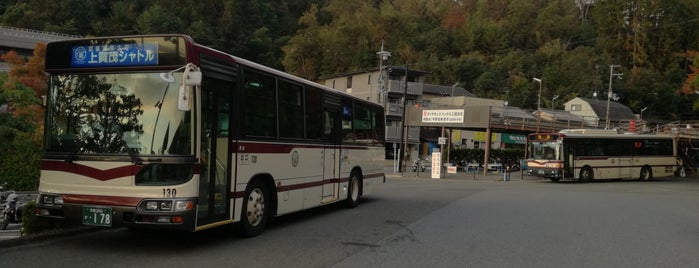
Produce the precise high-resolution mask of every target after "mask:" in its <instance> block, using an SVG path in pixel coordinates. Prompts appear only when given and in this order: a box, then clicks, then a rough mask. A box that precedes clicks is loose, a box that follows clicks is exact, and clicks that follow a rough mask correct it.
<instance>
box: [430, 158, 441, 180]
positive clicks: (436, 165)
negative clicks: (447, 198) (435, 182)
mask: <svg viewBox="0 0 699 268" xmlns="http://www.w3.org/2000/svg"><path fill="white" fill-rule="evenodd" d="M441 177H442V153H440V152H432V178H433V179H439V178H441Z"/></svg>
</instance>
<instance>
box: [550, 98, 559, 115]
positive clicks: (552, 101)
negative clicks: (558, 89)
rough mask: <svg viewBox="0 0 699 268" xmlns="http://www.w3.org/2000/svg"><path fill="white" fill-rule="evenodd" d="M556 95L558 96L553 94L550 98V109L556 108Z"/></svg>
mask: <svg viewBox="0 0 699 268" xmlns="http://www.w3.org/2000/svg"><path fill="white" fill-rule="evenodd" d="M558 97H559V95H555V96H553V98H551V111H553V109H555V108H556V105H554V101H556V99H558Z"/></svg>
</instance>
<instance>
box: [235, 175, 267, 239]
mask: <svg viewBox="0 0 699 268" xmlns="http://www.w3.org/2000/svg"><path fill="white" fill-rule="evenodd" d="M268 200H269V191H268V190H267V187H266V185H265V184H263V183H262V181H260V180H254V181H252V183H250V184H248V187H247V189H246V190H245V199H243V209H242V211H241V217H240V234H241V235H242V236H245V237H253V236H256V235H259V234H260V233H262V230H263V229H264V228H265V226H266V225H267V221H268V219H269V211H270V210H269V208H268V207H267V201H268Z"/></svg>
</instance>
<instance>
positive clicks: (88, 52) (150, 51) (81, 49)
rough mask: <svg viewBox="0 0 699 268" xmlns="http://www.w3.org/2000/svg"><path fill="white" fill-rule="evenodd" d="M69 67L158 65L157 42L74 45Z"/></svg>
mask: <svg viewBox="0 0 699 268" xmlns="http://www.w3.org/2000/svg"><path fill="white" fill-rule="evenodd" d="M70 63H71V67H116V66H144V65H158V44H155V43H143V44H133V43H125V44H108V45H86V46H74V47H73V48H72V49H71V62H70Z"/></svg>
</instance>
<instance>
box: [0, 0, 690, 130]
mask: <svg viewBox="0 0 699 268" xmlns="http://www.w3.org/2000/svg"><path fill="white" fill-rule="evenodd" d="M0 14H1V15H0V24H2V25H4V26H12V27H20V28H28V29H35V30H42V31H52V32H61V33H67V34H77V35H83V36H105V35H127V34H145V33H185V34H189V35H191V36H192V37H194V39H195V40H196V41H197V42H199V43H201V44H204V45H208V46H211V47H214V48H217V49H219V50H222V51H226V52H229V53H231V54H235V55H237V56H241V57H244V58H248V59H251V60H254V61H257V62H260V63H263V64H265V65H268V66H271V67H274V68H278V69H282V70H286V71H288V72H291V73H294V74H297V75H299V76H302V77H305V78H308V79H316V78H318V77H320V76H323V75H329V74H337V73H343V72H351V71H357V70H363V69H369V68H376V67H378V57H377V55H376V52H377V51H379V50H380V48H381V43H382V42H383V43H384V48H385V50H387V51H390V52H391V54H392V57H391V58H390V59H389V60H388V62H387V63H388V64H393V65H402V64H405V63H407V64H409V66H410V68H415V69H419V70H423V71H428V72H431V73H432V74H431V75H430V76H429V79H431V81H429V82H430V83H434V84H442V85H453V84H454V83H459V86H462V87H464V88H466V89H468V90H469V91H471V92H473V93H474V94H476V95H478V96H480V97H486V98H496V99H503V100H507V101H508V102H509V103H510V105H513V106H519V107H523V108H535V107H536V102H537V95H538V90H539V84H538V83H536V82H533V81H532V78H534V77H536V78H540V79H541V80H542V94H541V96H542V97H541V99H542V107H550V104H551V103H550V100H551V98H552V97H553V96H555V95H560V98H559V101H557V108H561V106H562V103H563V102H565V101H566V100H569V99H572V98H573V97H576V96H579V97H588V98H592V97H593V94H594V93H595V92H597V93H598V94H597V95H598V98H606V92H607V90H608V88H609V85H610V83H609V79H610V65H620V67H619V68H616V69H614V73H623V79H622V80H617V79H614V80H613V81H612V83H611V86H612V90H613V91H614V93H615V94H616V95H617V96H618V97H619V99H618V101H619V102H621V103H623V104H626V105H628V106H629V107H631V109H632V110H633V111H634V112H636V113H639V112H640V110H641V109H642V108H644V107H648V109H647V110H645V111H644V114H643V117H644V119H659V120H678V119H683V120H686V119H692V118H699V113H697V112H695V111H694V108H699V102H697V103H696V104H695V101H696V100H697V97H699V95H696V94H694V92H695V91H699V81H693V80H694V79H693V77H694V75H695V69H694V67H693V66H699V60H696V57H697V56H698V55H699V53H698V52H697V51H699V1H696V0H663V1H651V0H604V1H602V0H393V1H391V0H383V1H382V0H374V1H371V0H306V1H303V0H248V1H238V0H202V1H180V0H122V1H111V0H91V1H83V0H5V1H2V2H1V3H0ZM695 61H696V64H695ZM560 100H564V101H560Z"/></svg>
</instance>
